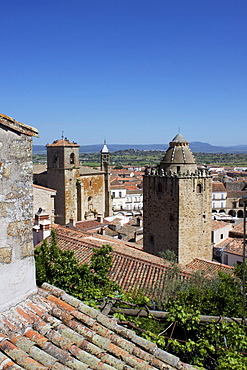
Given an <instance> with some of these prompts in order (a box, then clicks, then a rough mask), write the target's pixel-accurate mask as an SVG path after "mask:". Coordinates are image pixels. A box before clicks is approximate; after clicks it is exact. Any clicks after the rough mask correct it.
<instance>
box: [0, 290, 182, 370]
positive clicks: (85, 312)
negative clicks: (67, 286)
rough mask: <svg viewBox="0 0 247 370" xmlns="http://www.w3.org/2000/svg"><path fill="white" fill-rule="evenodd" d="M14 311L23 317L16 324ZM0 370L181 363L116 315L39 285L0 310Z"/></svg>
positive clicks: (152, 369) (149, 367)
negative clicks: (120, 323)
mask: <svg viewBox="0 0 247 370" xmlns="http://www.w3.org/2000/svg"><path fill="white" fill-rule="evenodd" d="M19 306H21V310H20V309H19ZM20 315H21V316H22V317H24V319H23V321H22V322H21V324H20V325H19V327H16V326H15V323H16V321H18V320H19V317H20ZM6 319H7V320H6ZM9 322H11V323H13V324H12V325H11V326H9V325H8V324H9ZM12 328H15V329H14V330H13V329H12ZM3 332H5V333H6V334H2V333H3ZM0 368H1V369H3V370H5V369H8V370H10V369H27V370H33V369H35V370H38V369H52V370H62V369H63V370H65V369H82V370H84V369H85V370H86V369H88V370H92V369H95V370H100V369H102V370H114V369H122V370H124V369H126V370H131V369H140V370H145V369H146V370H158V369H160V370H161V369H165V368H167V369H168V368H169V369H171V370H172V369H181V370H182V369H185V366H184V365H183V364H182V363H181V362H180V361H179V359H178V358H177V357H176V356H173V355H171V354H169V353H167V352H165V351H163V350H161V349H159V348H157V346H156V345H155V344H154V343H151V342H149V341H147V340H146V339H144V338H140V337H138V336H137V335H136V334H135V332H133V331H131V330H129V329H126V328H124V327H122V326H120V325H118V323H117V320H116V319H113V318H109V317H107V316H105V315H103V314H102V313H101V312H99V311H97V310H95V309H93V308H91V307H88V306H87V305H85V304H84V303H82V302H81V301H79V300H78V299H76V298H74V297H71V296H70V295H68V294H66V293H65V292H64V291H63V290H61V289H58V288H55V287H53V286H51V285H49V284H43V286H42V289H41V288H40V289H38V292H37V293H35V294H31V295H30V296H28V297H27V299H26V300H24V301H23V302H21V304H20V305H18V306H16V307H12V308H11V309H9V310H7V311H4V312H2V313H0ZM186 368H187V366H186Z"/></svg>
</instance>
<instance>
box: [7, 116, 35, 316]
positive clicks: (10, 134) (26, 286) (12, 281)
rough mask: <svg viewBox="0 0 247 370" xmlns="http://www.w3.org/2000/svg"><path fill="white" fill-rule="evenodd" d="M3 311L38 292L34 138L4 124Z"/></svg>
mask: <svg viewBox="0 0 247 370" xmlns="http://www.w3.org/2000/svg"><path fill="white" fill-rule="evenodd" d="M0 153H1V158H0V228H1V232H0V281H1V284H0V311H1V310H3V309H4V308H5V307H8V306H9V305H11V302H16V301H18V300H20V299H21V297H23V295H25V294H28V293H29V292H30V291H33V290H35V289H36V285H35V266H34V258H33V241H32V222H31V219H32V211H33V209H32V196H33V195H32V194H33V187H32V138H31V137H30V136H27V135H25V134H21V133H18V132H16V131H14V130H11V129H8V128H6V127H4V126H2V125H1V123H0Z"/></svg>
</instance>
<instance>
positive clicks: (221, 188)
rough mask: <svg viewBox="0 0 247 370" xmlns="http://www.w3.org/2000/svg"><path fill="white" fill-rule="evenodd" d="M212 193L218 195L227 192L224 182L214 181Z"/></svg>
mask: <svg viewBox="0 0 247 370" xmlns="http://www.w3.org/2000/svg"><path fill="white" fill-rule="evenodd" d="M212 192H213V193H217V192H220V193H223V192H226V188H225V186H224V184H223V183H222V182H220V181H213V182H212Z"/></svg>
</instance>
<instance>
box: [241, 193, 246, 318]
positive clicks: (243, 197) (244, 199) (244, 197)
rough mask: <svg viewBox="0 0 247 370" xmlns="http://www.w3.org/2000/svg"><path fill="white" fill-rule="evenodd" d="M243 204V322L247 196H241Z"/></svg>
mask: <svg viewBox="0 0 247 370" xmlns="http://www.w3.org/2000/svg"><path fill="white" fill-rule="evenodd" d="M242 200H243V203H244V240H243V241H244V245H243V281H242V286H243V321H244V320H245V301H246V253H245V252H246V203H247V195H243V196H242Z"/></svg>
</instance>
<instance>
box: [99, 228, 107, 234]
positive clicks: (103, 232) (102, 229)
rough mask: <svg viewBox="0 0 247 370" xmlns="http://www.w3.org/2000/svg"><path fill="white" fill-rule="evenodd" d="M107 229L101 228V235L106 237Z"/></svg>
mask: <svg viewBox="0 0 247 370" xmlns="http://www.w3.org/2000/svg"><path fill="white" fill-rule="evenodd" d="M105 230H106V227H101V229H100V235H105Z"/></svg>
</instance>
